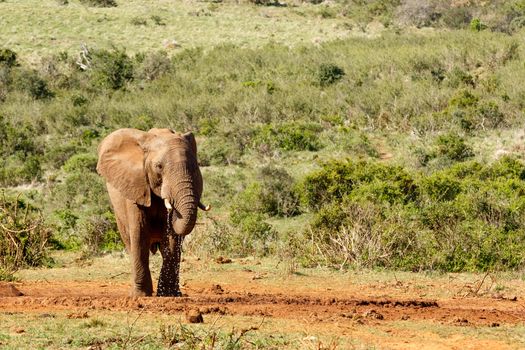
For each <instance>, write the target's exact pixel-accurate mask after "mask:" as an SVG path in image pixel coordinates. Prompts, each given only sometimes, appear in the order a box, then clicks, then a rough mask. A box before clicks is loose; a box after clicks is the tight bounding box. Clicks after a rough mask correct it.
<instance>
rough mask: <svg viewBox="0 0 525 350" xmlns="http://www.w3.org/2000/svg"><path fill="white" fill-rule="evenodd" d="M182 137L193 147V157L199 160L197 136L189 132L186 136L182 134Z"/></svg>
mask: <svg viewBox="0 0 525 350" xmlns="http://www.w3.org/2000/svg"><path fill="white" fill-rule="evenodd" d="M182 137H183V138H184V139H185V140H186V142H188V144H189V145H190V147H191V150H192V151H193V155H194V156H195V159H197V142H196V141H195V136H194V135H193V133H192V132H191V131H190V132H187V133H185V134H182Z"/></svg>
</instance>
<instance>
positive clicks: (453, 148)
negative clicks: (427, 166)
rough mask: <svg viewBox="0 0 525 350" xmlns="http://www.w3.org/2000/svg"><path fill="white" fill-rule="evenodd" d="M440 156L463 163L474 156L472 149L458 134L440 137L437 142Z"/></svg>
mask: <svg viewBox="0 0 525 350" xmlns="http://www.w3.org/2000/svg"><path fill="white" fill-rule="evenodd" d="M435 145H436V148H437V153H438V155H441V156H444V157H447V158H449V159H451V160H453V161H458V162H460V161H463V160H466V159H468V158H470V157H472V156H473V155H474V153H473V151H472V148H471V147H469V146H468V145H467V144H466V143H465V139H464V138H463V137H461V136H459V135H457V134H454V133H449V134H445V135H440V136H438V138H437V139H436V142H435Z"/></svg>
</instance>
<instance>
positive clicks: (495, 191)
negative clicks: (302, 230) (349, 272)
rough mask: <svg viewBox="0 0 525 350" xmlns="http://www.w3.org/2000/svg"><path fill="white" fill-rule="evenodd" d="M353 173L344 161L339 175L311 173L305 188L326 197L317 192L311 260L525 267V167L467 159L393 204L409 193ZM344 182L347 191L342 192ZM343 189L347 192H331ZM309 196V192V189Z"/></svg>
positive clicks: (411, 265)
mask: <svg viewBox="0 0 525 350" xmlns="http://www.w3.org/2000/svg"><path fill="white" fill-rule="evenodd" d="M335 165H338V166H339V168H338V171H334V170H335V168H336V166H335ZM382 167H384V166H382ZM325 168H326V166H325ZM366 168H367V167H366V164H364V165H362V166H361V167H360V169H363V170H364V169H366ZM341 169H344V170H346V171H342V170H341ZM348 169H349V167H348V166H345V164H342V163H341V162H339V163H336V164H334V165H332V166H331V167H330V170H331V172H326V171H324V172H323V171H318V172H316V173H314V174H311V175H309V176H307V179H306V181H305V184H307V185H309V186H311V188H310V190H311V189H312V188H313V189H315V191H311V193H316V191H319V193H323V194H324V197H323V196H320V195H316V196H313V195H312V194H311V193H310V197H312V198H315V206H312V205H311V207H313V208H314V210H313V211H314V216H313V219H312V221H311V231H312V232H308V233H307V236H308V237H310V238H309V239H310V244H312V245H313V246H314V247H316V249H314V250H310V249H309V248H307V247H306V248H305V249H303V250H302V251H300V252H299V254H303V257H302V260H303V261H318V262H319V260H323V261H324V263H325V264H326V263H328V264H333V265H339V266H341V264H342V265H345V264H347V263H350V264H353V265H357V266H384V267H391V268H402V269H409V270H422V269H437V270H442V271H480V270H481V271H487V270H494V269H509V268H510V269H518V268H521V267H522V266H523V264H525V253H524V248H525V237H523V235H522V234H521V232H523V230H524V229H525V224H524V223H523V219H522V218H523V215H525V200H524V199H523V196H524V195H525V181H524V177H525V164H523V163H522V162H520V161H518V160H516V159H512V158H509V157H503V158H501V159H500V160H498V161H497V162H495V163H493V164H490V165H481V164H479V163H477V162H464V163H458V164H454V165H453V166H451V167H449V168H445V169H443V170H440V171H438V172H435V173H433V174H430V175H424V174H420V176H419V178H418V179H417V181H415V182H414V183H413V186H414V187H416V188H415V190H414V193H417V194H418V195H417V196H411V197H409V200H405V201H402V200H392V195H391V194H393V195H394V196H395V197H398V198H399V197H401V196H400V193H402V192H399V191H398V192H396V191H392V190H394V189H395V188H394V187H392V186H391V184H392V183H390V184H389V183H388V182H386V183H385V184H383V186H379V185H381V182H377V181H362V180H361V181H359V180H358V177H356V176H354V175H349V174H352V173H353V171H350V172H349V171H348ZM370 169H371V168H370V167H368V169H367V172H369V173H374V171H371V170H370ZM321 174H322V175H325V176H324V177H323V176H320V175H321ZM335 174H337V175H335ZM313 175H316V176H317V177H315V176H313ZM341 175H346V178H344V177H343V176H341ZM384 177H385V176H381V177H380V178H384ZM327 178H329V179H330V180H331V181H327ZM327 183H328V184H331V185H332V188H330V187H329V186H327V185H326V184H327ZM350 183H351V185H350ZM343 184H346V186H347V187H346V188H341V187H342V185H343ZM312 185H315V186H317V188H315V187H314V186H312ZM389 185H390V186H389ZM307 188H308V187H307ZM399 188H402V187H398V188H397V189H399ZM336 190H338V191H339V193H341V192H342V193H343V195H334V194H333V193H337V192H332V196H329V195H327V194H329V193H330V191H336ZM303 193H306V194H308V191H305V190H304V188H303ZM385 194H386V195H385ZM305 254H321V257H319V256H317V257H314V256H308V255H305Z"/></svg>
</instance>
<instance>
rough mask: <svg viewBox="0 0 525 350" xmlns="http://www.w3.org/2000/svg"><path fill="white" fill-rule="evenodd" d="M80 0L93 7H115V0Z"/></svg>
mask: <svg viewBox="0 0 525 350" xmlns="http://www.w3.org/2000/svg"><path fill="white" fill-rule="evenodd" d="M80 2H81V3H82V4H84V5H87V6H93V7H116V6H117V2H116V1H115V0H80Z"/></svg>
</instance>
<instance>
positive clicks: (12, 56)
mask: <svg viewBox="0 0 525 350" xmlns="http://www.w3.org/2000/svg"><path fill="white" fill-rule="evenodd" d="M16 59H17V55H16V52H14V51H13V50H10V49H0V66H1V65H3V66H6V67H9V68H10V67H14V66H17V65H18V62H17V61H16Z"/></svg>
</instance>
